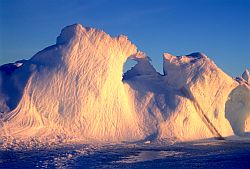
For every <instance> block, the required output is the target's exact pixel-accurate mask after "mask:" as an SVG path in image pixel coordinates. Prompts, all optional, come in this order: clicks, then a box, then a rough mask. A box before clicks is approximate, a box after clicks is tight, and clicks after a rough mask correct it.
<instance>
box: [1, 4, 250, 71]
mask: <svg viewBox="0 0 250 169" xmlns="http://www.w3.org/2000/svg"><path fill="white" fill-rule="evenodd" d="M73 23H81V24H82V25H84V26H90V27H96V28H98V29H103V30H104V31H106V32H107V33H109V34H111V35H113V36H116V35H119V34H125V35H127V36H128V37H129V39H130V40H131V41H132V42H133V43H135V44H136V45H137V46H138V48H139V49H140V50H142V51H144V52H146V53H147V54H148V55H149V56H150V57H151V58H152V60H153V64H154V66H155V67H156V68H157V69H158V70H159V71H162V70H161V69H162V54H163V52H168V53H171V54H173V55H184V54H189V53H192V52H196V51H199V52H203V53H205V54H206V55H207V56H209V57H210V58H211V59H213V60H214V61H215V63H216V64H217V65H218V66H219V67H221V68H222V69H223V70H224V71H225V72H227V73H229V74H230V75H232V76H237V75H240V74H241V73H242V72H243V70H244V69H245V68H248V69H250V54H249V53H250V1H249V0H165V1H160V0H152V1H150V0H130V1H129V0H123V1H120V0H98V1H97V0H89V1H85V0H42V1H38V0H0V64H4V63H8V62H14V61H16V60H20V59H23V58H25V59H28V58H30V57H32V56H33V55H34V54H35V53H36V52H38V51H40V50H42V49H43V48H45V47H47V46H50V45H53V44H54V43H55V40H56V37H57V36H58V35H59V33H60V30H61V29H62V28H63V27H65V26H67V25H71V24H73Z"/></svg>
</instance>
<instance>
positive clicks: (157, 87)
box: [0, 24, 250, 143]
mask: <svg viewBox="0 0 250 169" xmlns="http://www.w3.org/2000/svg"><path fill="white" fill-rule="evenodd" d="M127 59H133V60H135V61H137V64H136V65H135V66H134V67H133V68H132V69H131V70H129V71H127V72H126V73H125V74H124V75H123V73H122V71H123V65H124V63H125V62H126V61H127ZM163 64H164V75H161V74H159V73H158V72H156V70H155V69H154V67H153V66H152V65H151V63H150V59H149V57H147V56H146V55H145V54H144V53H143V52H141V51H138V50H137V48H136V46H135V45H134V44H132V43H131V42H130V41H129V40H128V39H127V37H125V36H118V37H110V36H109V35H108V34H106V33H105V32H103V31H100V30H96V29H93V28H85V27H83V26H81V25H80V24H75V25H71V26H68V27H65V28H64V29H63V30H62V32H61V34H60V36H59V37H58V38H57V42H56V44H55V45H53V46H50V47H48V48H45V49H44V50H42V51H40V52H38V53H37V54H36V55H34V56H33V57H32V58H31V59H30V60H28V61H20V62H17V63H15V64H10V65H7V66H4V67H1V69H0V111H1V112H3V113H2V114H1V116H2V117H1V118H0V139H3V138H4V139H6V138H7V139H8V138H12V139H13V138H14V139H21V140H26V139H30V138H36V139H38V140H47V141H51V140H52V139H55V138H60V139H63V140H78V141H81V142H84V143H88V142H121V141H129V142H130V141H146V140H154V139H171V140H172V139H174V140H180V141H185V140H194V139H202V138H211V137H217V138H222V137H225V136H230V135H233V134H234V133H235V134H237V135H243V134H244V131H245V129H247V128H250V126H249V123H247V122H248V121H249V120H246V119H247V118H248V117H249V112H250V111H249V110H250V107H249V106H248V105H249V98H250V97H249V96H250V90H249V86H248V83H247V82H246V81H247V80H246V77H245V76H246V75H244V77H243V78H244V79H245V81H244V82H242V83H239V82H237V81H236V80H234V79H232V78H231V77H229V76H228V75H227V74H225V73H224V72H223V71H222V70H221V69H219V68H218V67H217V66H216V65H215V64H214V63H213V61H211V60H210V59H209V58H208V57H207V56H205V55H204V54H202V53H193V54H190V55H187V56H179V57H176V56H173V55H170V54H167V53H166V54H164V56H163ZM245 74H246V73H245ZM242 102H244V106H242V105H240V104H241V103H242ZM236 118H238V119H237V120H236ZM245 123H247V125H245Z"/></svg>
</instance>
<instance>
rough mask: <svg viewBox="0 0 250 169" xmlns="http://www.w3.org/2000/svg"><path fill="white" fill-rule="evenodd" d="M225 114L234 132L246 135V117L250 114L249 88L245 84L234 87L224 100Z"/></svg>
mask: <svg viewBox="0 0 250 169" xmlns="http://www.w3.org/2000/svg"><path fill="white" fill-rule="evenodd" d="M225 116H226V118H227V119H228V121H229V122H230V124H231V127H232V129H233V131H234V134H236V135H238V136H246V135H247V133H246V131H247V128H248V125H249V124H247V121H248V120H247V119H249V116H250V90H249V88H248V87H246V86H239V87H237V88H235V89H234V90H233V91H232V92H231V93H230V95H229V99H228V101H227V102H226V107H225Z"/></svg>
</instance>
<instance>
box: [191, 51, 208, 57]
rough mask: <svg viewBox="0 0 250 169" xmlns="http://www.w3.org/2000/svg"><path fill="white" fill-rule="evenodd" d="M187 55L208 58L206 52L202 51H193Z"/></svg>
mask: <svg viewBox="0 0 250 169" xmlns="http://www.w3.org/2000/svg"><path fill="white" fill-rule="evenodd" d="M187 56H189V57H193V58H207V56H206V55H205V54H204V53H201V52H194V53H191V54H189V55H187Z"/></svg>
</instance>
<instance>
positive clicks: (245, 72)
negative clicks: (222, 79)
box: [242, 69, 250, 82]
mask: <svg viewBox="0 0 250 169" xmlns="http://www.w3.org/2000/svg"><path fill="white" fill-rule="evenodd" d="M249 76H250V75H249V71H248V69H246V70H245V71H244V73H243V74H242V78H243V79H244V80H246V81H247V82H249V81H250V79H249Z"/></svg>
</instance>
